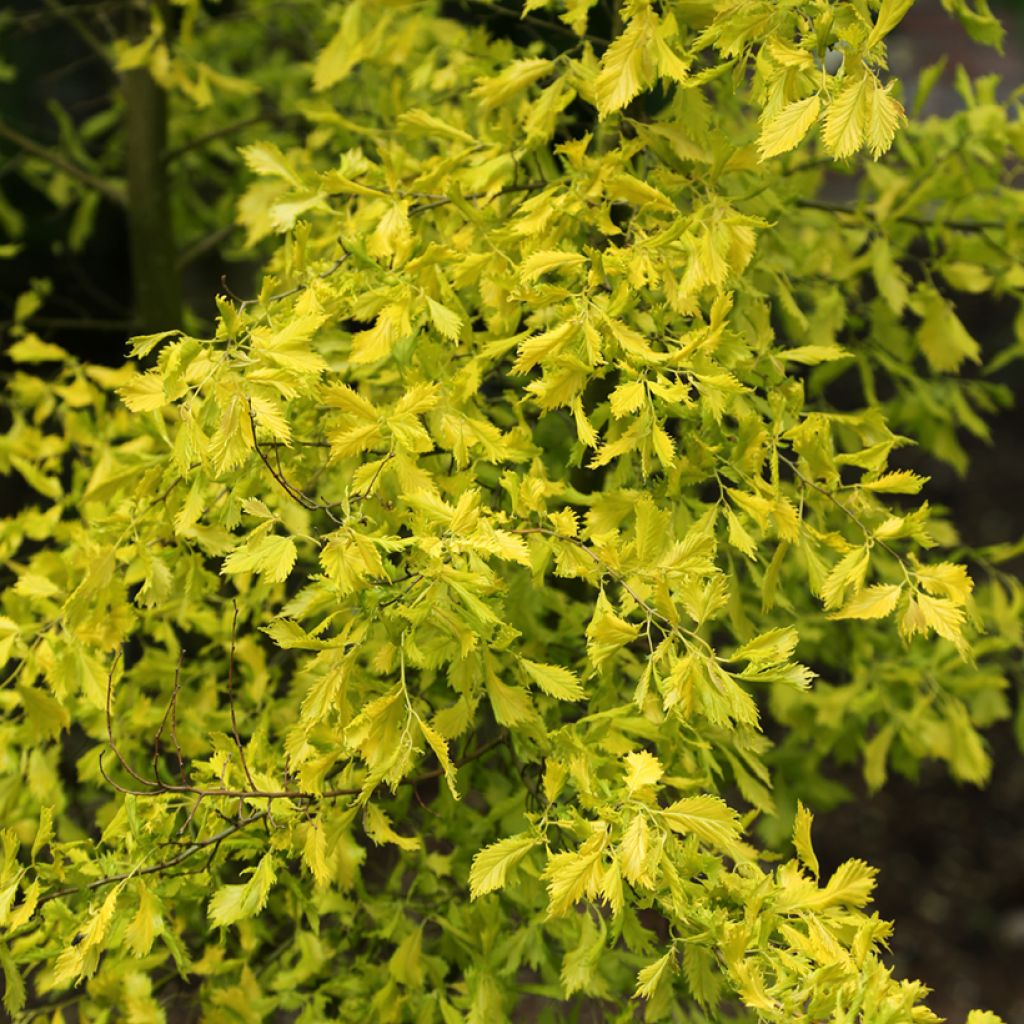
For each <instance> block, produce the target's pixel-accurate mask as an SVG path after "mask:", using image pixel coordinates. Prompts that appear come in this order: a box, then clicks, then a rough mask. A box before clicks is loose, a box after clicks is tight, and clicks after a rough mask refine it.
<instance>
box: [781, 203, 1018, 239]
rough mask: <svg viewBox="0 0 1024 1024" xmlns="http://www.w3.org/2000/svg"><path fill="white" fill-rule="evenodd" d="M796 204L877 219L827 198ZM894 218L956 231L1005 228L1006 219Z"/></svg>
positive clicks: (829, 211) (851, 215)
mask: <svg viewBox="0 0 1024 1024" xmlns="http://www.w3.org/2000/svg"><path fill="white" fill-rule="evenodd" d="M796 205H797V206H799V207H802V208H803V209H806V210H822V211H824V212H825V213H837V214H842V213H845V214H846V215H847V216H850V217H866V218H869V219H871V220H875V219H876V218H875V215H874V214H873V213H871V212H870V211H869V210H858V209H855V208H854V207H852V206H847V205H846V204H845V203H831V202H829V201H828V200H826V199H797V200H796ZM893 220H895V221H898V222H899V223H900V224H912V225H913V226H914V227H919V228H952V229H953V230H954V231H985V230H988V229H992V228H1005V227H1006V221H995V220H943V219H942V218H941V217H936V218H934V219H931V218H928V217H909V216H905V215H904V216H899V217H894V218H893Z"/></svg>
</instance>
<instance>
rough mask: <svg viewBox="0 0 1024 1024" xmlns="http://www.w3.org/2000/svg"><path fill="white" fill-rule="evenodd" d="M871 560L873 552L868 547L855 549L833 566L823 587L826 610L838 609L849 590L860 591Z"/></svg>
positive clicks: (822, 596) (822, 594) (822, 593)
mask: <svg viewBox="0 0 1024 1024" xmlns="http://www.w3.org/2000/svg"><path fill="white" fill-rule="evenodd" d="M870 559H871V552H870V550H869V549H868V548H867V547H862V548H854V549H853V550H852V551H850V552H848V553H847V554H845V555H844V556H843V557H842V558H841V559H840V560H839V561H838V562H836V564H835V565H834V566H832V569H831V571H830V572H829V574H828V576H826V577H825V582H824V583H823V584H822V587H821V598H822V600H823V601H824V603H825V607H826V608H829V609H832V608H838V607H839V605H840V604H842V602H843V597H844V595H845V594H846V591H847V590H848V589H851V588H852V589H853V591H854V592H856V591H858V590H860V588H861V587H862V586H863V585H864V577H865V576H866V575H867V572H868V567H869V565H870Z"/></svg>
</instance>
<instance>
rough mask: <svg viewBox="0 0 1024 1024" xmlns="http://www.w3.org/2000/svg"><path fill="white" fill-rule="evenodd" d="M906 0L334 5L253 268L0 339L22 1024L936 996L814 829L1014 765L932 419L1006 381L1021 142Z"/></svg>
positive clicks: (980, 17) (250, 150)
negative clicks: (971, 303)
mask: <svg viewBox="0 0 1024 1024" xmlns="http://www.w3.org/2000/svg"><path fill="white" fill-rule="evenodd" d="M942 2H943V6H944V7H945V8H946V9H947V10H948V11H949V12H950V14H951V15H952V16H955V17H956V18H958V19H959V20H960V21H961V22H962V23H963V25H964V26H965V28H966V30H967V31H968V32H970V33H971V34H972V35H973V36H975V37H976V38H979V39H981V40H983V41H985V42H988V43H992V44H996V45H998V43H999V41H1000V29H999V27H998V25H997V23H996V22H995V20H994V19H993V18H992V16H991V15H990V13H989V11H988V8H987V5H986V4H985V2H984V0H973V2H968V0H942ZM242 6H243V7H245V8H246V10H247V11H248V12H249V13H250V15H251V16H252V17H253V18H257V19H258V18H259V17H260V15H261V12H262V11H263V9H264V8H266V7H271V6H273V5H270V4H264V3H258V2H256V0H251V2H250V3H248V4H245V5H242ZM910 6H911V0H881V3H879V2H877V0H787V2H783V3H780V2H778V0H672V2H661V3H655V2H653V0H628V2H625V3H622V4H608V3H603V4H595V3H594V0H565V2H563V0H546V2H545V0H529V2H528V3H526V4H525V5H524V7H523V8H522V10H517V11H514V12H512V16H508V15H507V14H502V13H501V11H500V9H499V10H495V5H492V4H481V5H477V8H476V9H479V10H481V11H482V13H480V14H479V15H478V16H477V17H476V18H475V19H474V18H469V17H466V16H465V15H464V14H463V15H461V16H458V17H457V16H456V15H458V14H459V8H458V5H443V9H441V8H442V5H437V4H431V3H416V4H411V3H409V4H403V3H388V4H379V3H376V4H375V3H369V2H366V3H364V2H361V0H354V2H350V3H345V4H338V5H334V6H333V7H329V8H328V7H323V8H321V7H320V6H319V5H315V6H313V7H311V8H309V9H308V12H307V13H308V14H309V17H310V18H311V19H314V21H315V25H314V27H313V28H312V29H311V32H312V35H313V37H315V38H320V39H321V40H322V43H323V45H322V46H321V47H320V48H319V49H318V51H317V53H316V55H315V59H313V60H312V62H311V63H310V64H308V65H304V64H301V63H298V62H295V63H294V64H293V66H292V67H290V69H289V71H288V73H289V74H290V75H292V76H293V85H292V86H291V88H292V89H293V90H294V91H297V92H299V93H301V94H303V99H302V101H301V103H300V104H299V105H298V107H297V109H298V111H299V113H300V114H301V115H302V116H303V117H304V118H305V119H306V125H307V127H306V128H305V129H304V130H303V131H301V132H296V133H293V134H292V135H290V136H289V135H287V134H286V133H285V132H284V131H282V132H279V133H278V134H277V135H276V136H275V138H276V142H275V141H270V140H269V139H266V140H264V141H258V142H254V143H252V144H249V145H247V146H245V147H244V148H243V149H242V150H241V155H242V157H243V158H244V161H245V163H246V164H247V165H248V168H249V170H250V171H251V175H252V177H251V184H249V186H248V188H247V190H246V191H245V193H244V194H243V195H242V196H241V197H240V199H239V202H238V205H237V214H238V220H239V223H240V224H241V225H242V226H243V227H244V228H245V230H246V231H247V233H248V237H249V240H250V243H252V244H257V243H262V244H264V245H266V246H268V249H267V252H268V256H267V260H266V265H265V274H264V277H263V281H262V285H261V287H260V291H259V294H258V295H256V296H255V297H253V298H247V299H240V298H238V297H237V296H235V295H233V294H230V293H225V294H223V295H221V296H220V297H219V298H218V305H219V309H220V317H219V319H218V322H217V324H216V328H215V329H214V330H210V331H209V332H206V333H204V332H201V331H198V330H196V331H195V332H194V333H195V334H196V335H197V336H191V335H186V334H183V333H182V332H180V331H177V330H174V331H167V332H164V333H158V334H154V335H147V336H145V337H138V338H135V339H133V341H132V348H131V354H132V356H133V357H134V359H135V361H134V362H132V363H129V364H127V365H126V366H125V367H124V368H122V369H109V368H104V367H100V366H94V365H87V364H84V363H82V362H81V361H78V360H76V359H74V358H72V357H71V356H69V355H68V354H67V353H66V352H65V351H64V350H63V349H61V348H60V347H58V346H57V345H55V344H54V343H53V342H52V341H50V340H44V339H43V338H41V337H39V336H38V335H37V334H36V333H34V332H33V331H31V330H30V329H29V328H28V327H26V326H24V325H19V326H16V327H15V328H14V331H13V333H14V338H13V340H12V344H11V346H10V348H9V355H10V357H11V358H12V359H13V360H15V361H16V362H17V363H18V364H20V365H19V366H18V367H17V368H16V371H15V372H13V373H12V374H10V375H9V378H8V381H7V403H8V408H9V410H10V426H9V429H8V430H7V432H6V434H5V435H4V436H3V438H2V440H0V466H2V468H3V469H4V470H5V471H7V472H11V473H16V474H18V475H20V477H21V478H22V479H23V480H24V481H25V482H26V483H27V484H28V485H29V486H30V487H31V488H33V489H34V490H35V491H36V492H38V495H39V499H38V501H37V503H36V504H34V505H32V506H31V507H29V508H26V509H25V510H24V511H22V512H20V513H18V514H17V515H13V516H11V517H9V518H8V519H6V520H4V521H3V522H2V524H0V556H2V559H3V562H4V565H5V566H6V571H7V574H8V582H9V584H10V585H9V586H8V587H7V589H6V590H5V591H4V593H3V615H2V617H0V657H2V658H3V659H5V660H6V661H7V675H6V679H5V682H4V684H3V688H2V690H0V701H2V707H3V715H4V717H3V720H2V724H0V776H2V782H0V806H2V808H3V820H4V823H5V824H6V826H7V828H6V830H5V831H3V833H2V835H3V847H2V850H3V853H2V860H0V964H2V967H3V973H4V977H5V993H4V1003H5V1005H6V1008H7V1010H8V1012H9V1013H10V1014H11V1015H12V1016H14V1017H15V1018H16V1019H26V1020H27V1019H30V1018H31V1017H33V1016H35V1015H37V1014H39V1013H41V1012H44V1011H45V1012H47V1013H50V1014H52V1015H53V1019H54V1020H61V1019H68V1018H66V1017H65V1018H62V1017H61V1014H62V1013H63V1012H64V1010H62V1009H61V1007H68V1006H70V1005H72V1004H74V1005H76V1006H77V1007H78V1013H79V1014H80V1016H79V1017H78V1018H76V1019H79V1020H83V1021H84V1020H96V1021H102V1020H120V1019H124V1020H131V1021H136V1022H140V1024H142V1022H147V1024H148V1022H161V1021H164V1020H167V1019H172V1018H170V1017H168V1016H167V1013H168V1011H167V1010H166V1009H165V1003H164V1001H163V997H164V994H165V993H166V992H171V993H177V994H178V997H181V998H183V997H188V998H191V999H192V1000H193V1002H195V1003H197V1004H199V1005H201V1007H202V1019H203V1020H204V1021H210V1022H215V1024H219V1022H237V1021H260V1020H271V1019H280V1020H283V1019H288V1020H293V1019H294V1020H298V1021H302V1022H316V1021H324V1020H336V1021H364V1020H367V1021H368V1020H373V1021H381V1022H387V1021H417V1022H422V1024H426V1022H430V1021H438V1022H443V1024H454V1022H458V1021H466V1022H468V1024H492V1022H498V1021H502V1020H506V1019H514V1020H527V1019H529V1020H539V1021H544V1020H548V1021H556V1020H558V1021H561V1020H573V1019H578V1017H577V1016H576V1015H578V1014H580V1013H582V1012H584V1010H585V1008H587V1007H590V1008H591V1009H590V1010H589V1011H588V1012H601V1013H603V1014H604V1015H605V1017H604V1019H608V1020H618V1021H629V1020H634V1019H636V1016H635V1015H636V1014H637V1013H638V1012H640V1013H641V1014H642V1015H643V1017H644V1019H646V1020H652V1021H653V1020H672V1021H690V1022H698V1021H709V1022H710V1021H716V1020H720V1019H722V1018H723V1015H732V1016H730V1019H737V1020H741V1019H742V1020H750V1021H752V1022H753V1021H758V1022H772V1024H794V1022H805V1024H812V1022H814V1024H818V1022H825V1021H829V1022H835V1024H840V1022H846V1024H853V1022H864V1024H912V1022H913V1024H926V1022H928V1021H935V1020H938V1018H937V1017H935V1015H934V1014H933V1013H932V1012H931V1011H930V1010H928V1009H927V1008H926V1006H925V1004H924V1002H923V1000H924V997H925V995H926V994H927V989H926V988H925V986H924V985H923V984H922V983H919V982H916V981H905V980H899V979H897V978H895V977H894V976H893V974H892V971H891V969H890V968H889V967H888V966H887V965H886V962H885V958H884V953H885V950H886V948H887V940H888V938H889V935H890V925H889V924H888V923H887V922H885V921H883V920H881V919H880V918H879V917H878V915H877V914H875V913H873V912H872V910H871V906H870V900H871V893H872V888H873V885H874V876H875V872H874V870H873V869H872V868H871V867H869V866H868V865H867V864H866V863H864V862H862V861H861V860H858V859H850V860H847V861H845V862H844V863H842V864H840V865H838V866H837V867H834V868H832V867H829V868H828V869H827V870H826V869H823V867H822V865H820V864H819V861H818V858H817V856H816V854H815V849H814V842H813V836H812V814H811V811H810V810H809V809H808V808H814V807H827V806H829V805H830V804H831V803H834V802H835V801H836V800H837V799H838V798H839V797H840V796H841V795H842V792H843V790H842V787H840V786H839V785H838V783H836V782H835V781H831V780H830V773H832V774H834V771H833V770H832V766H834V765H835V764H836V763H841V762H846V763H849V762H850V761H853V760H859V761H860V762H861V763H862V765H863V774H864V778H865V780H866V783H867V785H868V786H869V787H870V788H876V787H878V786H881V785H882V784H884V782H885V780H886V776H887V772H889V771H890V770H893V769H895V770H899V771H902V772H912V771H913V770H914V767H915V765H916V764H917V763H918V762H919V761H921V760H922V759H925V758H938V759H940V760H942V761H944V762H946V764H947V765H948V768H949V771H950V772H951V773H952V774H953V775H954V776H955V777H956V778H957V779H961V780H964V781H966V782H971V783H978V784H980V783H982V782H984V780H985V778H986V777H987V775H988V773H989V770H990V764H989V757H988V754H987V752H986V748H985V743H984V740H983V739H982V737H981V735H980V733H979V729H980V728H983V727H984V726H986V725H988V724H990V723H992V722H994V721H996V720H998V719H1001V718H1006V717H1008V716H1009V715H1010V714H1011V708H1010V702H1009V699H1008V698H1009V695H1008V686H1009V684H1008V682H1007V679H1006V676H1005V669H1006V667H1007V666H1008V665H1009V663H1010V661H1011V659H1013V658H1015V657H1019V643H1020V607H1021V591H1020V587H1019V585H1018V584H1017V583H1016V581H1015V580H1014V579H1012V578H1011V577H1009V576H1008V575H1006V574H1005V573H1003V572H1002V571H1001V570H1000V568H999V563H1000V561H1002V560H1004V559H1006V558H1007V557H1009V556H1010V555H1012V554H1013V553H1014V550H1015V549H1014V548H1013V547H1012V546H1003V547H997V548H992V549H989V550H986V551H980V552H979V551H973V550H970V549H968V548H966V547H965V546H963V545H962V544H961V543H960V541H959V539H958V537H957V534H956V531H955V529H954V527H953V525H952V524H951V523H950V522H949V521H948V520H947V518H946V517H945V516H944V514H943V513H942V511H941V510H939V509H935V508H932V507H930V506H929V505H928V503H927V501H925V500H923V498H922V497H921V494H922V489H923V488H924V491H923V493H925V494H926V493H927V488H926V483H927V481H926V478H925V477H924V476H923V475H921V473H920V472H918V471H914V470H913V469H912V468H908V466H910V467H913V466H917V467H918V469H920V467H921V466H922V465H923V460H922V459H921V458H918V459H917V460H916V461H915V460H914V459H908V458H906V457H905V455H904V453H903V452H902V451H900V450H901V449H903V448H905V447H907V446H909V445H911V444H916V445H917V446H919V448H920V449H921V451H922V452H923V453H924V454H925V455H927V456H929V457H930V458H931V459H932V460H933V461H934V460H938V461H941V462H945V463H948V464H951V465H952V466H953V467H954V468H956V469H958V470H960V471H963V469H964V468H965V455H964V451H963V448H962V447H961V438H962V436H963V432H964V431H966V432H968V433H971V434H975V435H979V436H985V432H986V426H985V416H986V414H989V413H991V412H993V411H994V410H996V409H998V408H999V407H1001V406H1002V405H1003V404H1005V402H1006V401H1007V398H1008V396H1007V393H1006V389H1005V388H1004V387H1002V386H1000V385H998V384H997V383H994V382H993V380H992V379H991V373H992V372H993V371H995V370H998V369H999V368H1000V366H1002V365H1005V364H1006V363H1007V362H1009V361H1010V360H1012V359H1013V358H1014V357H1015V356H1016V355H1017V353H1018V351H1019V349H1020V346H1021V344H1022V343H1024V337H1022V335H1024V331H1022V329H1021V323H1022V322H1024V321H1022V319H1021V317H1020V314H1019V313H1018V315H1017V327H1016V335H1014V333H1013V330H1012V329H1004V325H1003V324H993V329H992V336H991V337H985V338H975V337H973V336H972V335H971V333H970V332H969V330H968V328H967V327H966V326H965V324H964V322H963V317H962V309H961V308H960V305H959V304H960V302H961V301H962V300H963V299H964V297H965V296H970V295H981V296H995V297H998V298H999V299H1000V301H1001V305H1000V306H999V308H1000V309H1003V310H1005V309H1009V310H1010V314H1009V315H1010V317H1011V318H1012V316H1013V314H1014V313H1015V312H1017V309H1018V305H1019V302H1020V298H1021V295H1022V291H1024V270H1022V266H1021V254H1022V248H1024V246H1022V242H1021V235H1020V230H1019V222H1020V217H1021V213H1022V211H1024V202H1022V193H1021V192H1020V190H1019V189H1017V188H1015V186H1014V181H1015V180H1016V179H1017V178H1019V173H1017V171H1019V168H1016V164H1015V163H1014V162H1015V161H1016V160H1018V159H1019V155H1020V153H1022V152H1024V134H1022V129H1021V125H1020V122H1019V120H1018V119H1017V116H1016V111H1015V110H1014V109H1012V108H1010V107H1007V106H1004V105H1001V104H1000V102H998V100H997V94H996V82H995V81H994V80H980V81H977V82H971V81H969V80H968V79H967V77H966V76H965V75H963V74H962V73H960V74H959V75H958V76H957V79H956V86H957V89H958V91H959V94H960V97H961V99H962V106H963V108H962V109H961V110H960V112H958V113H956V114H954V115H952V116H949V117H946V118H937V117H928V118H922V117H920V116H918V114H917V113H916V111H919V110H920V109H921V108H922V106H923V104H925V103H926V101H927V97H928V93H929V91H930V90H931V89H932V88H933V87H934V86H935V84H936V82H937V80H938V77H939V73H940V71H941V68H931V69H929V70H927V71H926V72H924V74H923V75H922V76H921V78H920V80H919V81H918V82H917V84H916V85H915V86H914V88H909V87H907V86H905V85H901V84H900V83H897V82H895V81H893V80H892V79H890V77H889V76H888V73H887V64H886V40H887V38H888V36H889V34H890V32H892V31H893V30H894V29H895V28H896V27H897V25H898V24H899V22H900V21H901V20H902V18H903V17H904V15H905V14H906V12H907V10H908V9H909V8H910ZM183 7H184V9H185V12H186V16H188V17H192V18H194V19H197V20H196V24H197V25H199V28H196V29H195V30H194V32H193V34H192V35H193V36H197V37H198V36H201V35H202V25H203V24H205V22H208V21H210V20H211V19H212V20H213V21H216V19H217V17H218V15H217V14H216V13H213V14H211V13H210V12H209V11H206V12H204V11H203V10H202V8H201V7H200V5H199V4H198V3H197V2H196V3H192V2H186V3H184V4H183ZM519 14H521V15H522V17H521V18H519V17H518V15H519ZM204 19H205V21H204ZM163 31H164V23H163V21H162V20H161V16H160V15H159V12H157V14H156V15H154V22H153V35H152V38H151V39H150V44H149V46H148V48H147V47H145V46H142V45H141V44H139V43H136V44H135V47H136V48H135V50H133V51H130V52H131V59H132V60H135V61H137V63H138V64H140V65H142V64H145V63H146V62H149V64H150V65H152V68H153V69H154V74H156V73H158V72H159V73H160V74H162V75H163V76H164V80H166V83H167V88H169V89H174V88H176V86H175V84H174V83H175V82H176V81H177V79H176V78H175V77H174V76H175V74H178V75H179V77H181V78H182V80H183V81H189V82H191V79H189V77H188V68H189V67H190V66H191V65H189V63H188V61H189V59H190V57H189V52H190V51H189V46H190V45H192V42H191V39H192V36H190V35H189V34H187V33H185V32H182V33H180V35H179V36H178V37H177V38H178V42H177V45H176V48H168V47H167V46H166V45H163V44H162V43H161V42H160V40H161V39H162V38H163V37H162V35H161V33H162V32H163ZM195 45H198V44H195ZM210 59H211V60H215V57H211V58H210ZM175 69H177V70H175ZM206 80H207V81H208V84H209V87H210V88H213V89H216V87H217V85H218V82H217V79H216V76H211V75H208V76H207V78H206ZM294 82H298V83H301V88H300V86H298V85H294ZM905 106H907V107H909V109H910V116H909V118H908V116H907V114H906V113H905V110H904V107H905ZM1015 168H1016V169H1015ZM115 392H116V394H115ZM897 453H898V454H897ZM967 563H970V565H971V572H970V573H969V572H968V568H967ZM279 1011H293V1013H292V1014H291V1015H290V1016H285V1017H275V1014H276V1013H278V1012H279ZM744 1015H745V1016H744ZM588 1019H589V1018H588ZM996 1020H997V1018H996V1017H995V1015H994V1014H989V1013H981V1012H976V1013H974V1014H972V1015H971V1021H972V1024H986V1022H988V1024H992V1022H995V1021H996Z"/></svg>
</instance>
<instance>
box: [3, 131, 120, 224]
mask: <svg viewBox="0 0 1024 1024" xmlns="http://www.w3.org/2000/svg"><path fill="white" fill-rule="evenodd" d="M0 138H5V139H7V140H8V141H9V142H13V143H14V144H15V145H16V146H18V147H19V148H20V149H23V150H24V151H25V152H26V153H31V154H32V155H33V156H36V157H39V159H40V160H45V161H46V162H47V163H48V164H50V165H51V166H53V167H56V168H57V169H58V170H59V171H63V172H64V173H65V174H66V175H68V176H69V177H71V178H75V179H76V180H77V181H80V182H81V183H82V184H83V185H88V186H89V188H91V189H94V190H95V191H97V192H99V193H100V195H102V196H104V197H106V198H107V199H109V200H110V201H111V202H112V203H116V204H117V205H118V206H126V205H127V198H126V196H125V192H124V189H123V188H121V187H119V186H118V185H114V184H112V183H111V182H109V181H106V180H104V179H103V178H98V177H96V175H95V174H92V173H91V172H90V171H87V170H86V169H85V168H84V167H79V166H78V164H76V163H72V162H71V161H70V160H68V159H67V158H66V157H64V156H62V155H61V154H60V153H56V152H54V151H53V150H52V149H48V148H47V147H46V146H41V145H40V144H39V143H38V142H36V141H35V140H34V139H30V138H29V137H28V136H27V135H22V134H21V132H19V131H17V130H16V129H14V128H11V127H10V125H7V124H4V122H3V121H0Z"/></svg>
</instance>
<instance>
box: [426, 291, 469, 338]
mask: <svg viewBox="0 0 1024 1024" xmlns="http://www.w3.org/2000/svg"><path fill="white" fill-rule="evenodd" d="M427 309H428V311H429V313H430V322H431V323H432V324H433V325H434V329H435V330H436V331H437V333H438V334H441V335H443V336H444V337H445V338H447V339H448V340H449V341H458V340H459V335H460V334H461V333H462V317H460V316H459V314H458V313H456V312H454V311H453V310H450V309H449V308H448V307H447V306H442V305H441V303H440V302H435V301H434V300H433V299H432V298H430V297H429V296H428V297H427Z"/></svg>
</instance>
